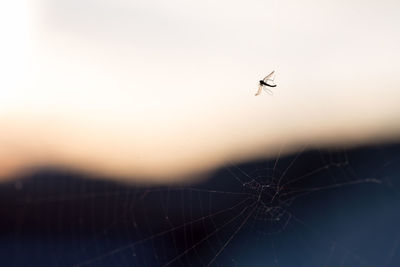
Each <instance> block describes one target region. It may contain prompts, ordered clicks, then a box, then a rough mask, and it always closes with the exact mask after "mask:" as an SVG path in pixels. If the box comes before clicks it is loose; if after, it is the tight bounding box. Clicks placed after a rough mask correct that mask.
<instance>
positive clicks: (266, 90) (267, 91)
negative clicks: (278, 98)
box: [264, 87, 274, 95]
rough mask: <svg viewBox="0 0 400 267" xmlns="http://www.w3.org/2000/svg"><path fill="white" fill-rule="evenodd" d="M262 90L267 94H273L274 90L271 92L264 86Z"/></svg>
mask: <svg viewBox="0 0 400 267" xmlns="http://www.w3.org/2000/svg"><path fill="white" fill-rule="evenodd" d="M264 91H265V92H266V93H267V94H269V95H274V92H272V91H271V90H269V89H268V88H265V87H264Z"/></svg>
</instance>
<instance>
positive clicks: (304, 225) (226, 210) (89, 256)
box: [0, 144, 400, 266]
mask: <svg viewBox="0 0 400 267" xmlns="http://www.w3.org/2000/svg"><path fill="white" fill-rule="evenodd" d="M399 163H400V145H399V144H392V145H384V146H383V145H375V146H370V147H362V148H357V149H352V150H343V149H338V150H335V151H327V150H311V151H298V152H297V153H294V154H293V155H291V156H288V157H283V158H279V159H274V160H270V161H258V162H249V163H246V164H241V165H238V164H233V163H230V164H227V165H226V166H224V167H222V168H221V169H220V170H219V171H218V172H216V173H215V174H214V176H213V177H212V178H211V179H209V180H208V181H205V182H202V183H200V184H192V185H182V186H171V187H157V188H143V187H135V186H129V185H123V184H118V183H115V182H108V181H104V180H95V179H88V178H85V177H82V176H80V175H79V174H76V173H68V172H65V171H63V172H61V171H57V170H50V169H48V170H43V171H41V172H38V173H36V174H34V175H32V177H23V178H20V179H18V180H16V181H13V182H9V183H5V184H2V185H0V198H1V200H0V218H1V219H0V262H1V265H2V266H74V265H77V266H204V265H208V264H209V265H211V266H400V227H399V225H400V166H399Z"/></svg>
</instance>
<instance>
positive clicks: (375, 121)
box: [0, 0, 400, 182]
mask: <svg viewBox="0 0 400 267" xmlns="http://www.w3.org/2000/svg"><path fill="white" fill-rule="evenodd" d="M399 13H400V3H399V2H398V1H394V0H393V1H389V0H386V1H378V0H369V1H358V0H357V1H355V0H353V1H334V0H325V1H320V0H318V1H317V0H306V1H297V0H296V1H295V0H279V1H278V0H267V1H265V0H263V1H261V0H260V1H259V0H246V1H231V0H230V1H227V0H222V1H211V0H201V1H187V0H170V1H161V0H129V1H128V0H112V1H105V0H37V1H28V0H27V1H23V0H14V1H6V2H5V3H1V4H0V22H1V23H0V25H1V26H0V29H1V37H0V38H1V44H0V48H1V49H0V56H1V58H2V60H1V62H0V70H1V73H2V75H1V77H2V78H1V80H0V127H1V131H0V147H1V149H0V170H1V171H0V173H1V174H2V175H3V177H10V173H13V172H14V171H15V170H21V169H24V168H26V167H32V166H42V165H54V166H61V167H66V168H73V169H79V170H83V171H88V172H89V173H97V174H104V175H107V176H112V177H116V178H117V179H118V178H120V179H125V180H128V181H129V180H130V179H134V178H133V177H140V181H142V182H153V181H169V180H171V179H172V180H176V179H179V178H182V177H186V179H187V177H193V175H195V174H196V173H199V172H202V171H207V170H212V169H213V168H215V167H218V166H219V165H220V164H221V163H223V162H226V161H228V160H235V161H239V160H249V159H254V158H257V157H268V156H275V155H276V154H277V153H278V151H279V150H282V151H283V153H286V152H290V151H291V150H295V149H298V147H301V146H303V145H309V146H315V147H321V146H328V145H333V144H340V145H356V144H361V143H365V142H381V141H388V140H398V139H397V137H399V136H400V135H399V134H400V123H399V121H400V90H399V88H400V75H399V70H400V63H399V62H400V52H399V49H398V48H399V47H400V31H399V28H400V16H399V15H398V14H399ZM272 70H275V71H276V78H275V82H276V84H277V85H278V86H277V87H276V88H273V91H274V95H273V96H270V95H267V94H261V95H260V96H258V97H255V96H254V94H255V92H256V91H257V86H258V80H260V79H262V78H263V77H264V76H265V75H267V74H268V73H270V72H271V71H272ZM182 175H184V176H182ZM135 179H139V178H135ZM168 179H169V180H168ZM135 181H136V180H135Z"/></svg>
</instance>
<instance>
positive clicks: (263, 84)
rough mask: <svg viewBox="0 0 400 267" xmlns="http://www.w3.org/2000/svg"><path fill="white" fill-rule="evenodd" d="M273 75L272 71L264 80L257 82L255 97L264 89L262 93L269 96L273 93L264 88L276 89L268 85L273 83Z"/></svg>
mask: <svg viewBox="0 0 400 267" xmlns="http://www.w3.org/2000/svg"><path fill="white" fill-rule="evenodd" d="M274 74H275V71H272V72H271V73H270V74H268V75H267V76H265V78H264V79H262V80H260V81H259V85H258V91H257V93H256V96H257V95H259V94H261V91H262V89H264V91H265V92H267V93H268V94H270V95H272V94H273V92H272V91H271V90H270V89H268V88H266V86H268V87H276V84H271V83H269V82H274Z"/></svg>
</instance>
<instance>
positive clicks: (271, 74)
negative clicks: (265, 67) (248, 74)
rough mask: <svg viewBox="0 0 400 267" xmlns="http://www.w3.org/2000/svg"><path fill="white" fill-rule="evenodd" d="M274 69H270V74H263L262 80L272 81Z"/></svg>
mask: <svg viewBox="0 0 400 267" xmlns="http://www.w3.org/2000/svg"><path fill="white" fill-rule="evenodd" d="M274 74H275V71H272V72H271V73H270V74H268V75H267V76H265V78H264V79H263V81H264V82H267V81H272V82H273V81H274V79H275V77H274V76H275V75H274Z"/></svg>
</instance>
